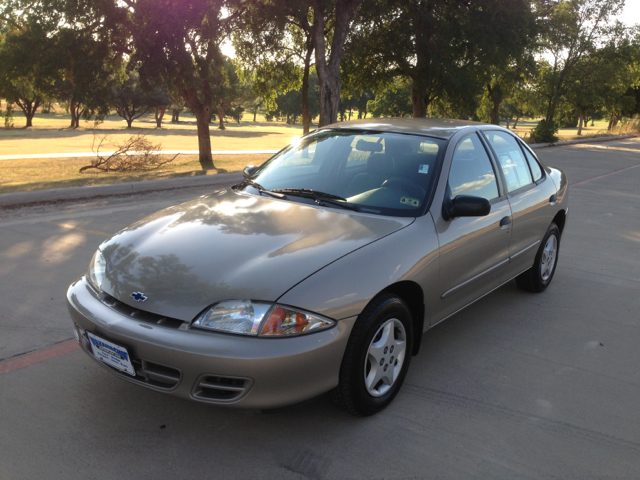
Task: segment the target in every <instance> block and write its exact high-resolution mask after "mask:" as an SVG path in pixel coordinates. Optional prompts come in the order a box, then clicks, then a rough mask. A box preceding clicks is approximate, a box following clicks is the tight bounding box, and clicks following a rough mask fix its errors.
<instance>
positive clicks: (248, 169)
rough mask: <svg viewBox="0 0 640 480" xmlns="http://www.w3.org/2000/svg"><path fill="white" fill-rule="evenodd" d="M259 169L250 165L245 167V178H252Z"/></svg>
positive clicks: (243, 171)
mask: <svg viewBox="0 0 640 480" xmlns="http://www.w3.org/2000/svg"><path fill="white" fill-rule="evenodd" d="M257 169H258V167H255V166H253V165H248V166H246V167H244V170H242V173H243V174H244V176H245V178H246V177H250V176H251V175H253V172H255V171H256V170H257Z"/></svg>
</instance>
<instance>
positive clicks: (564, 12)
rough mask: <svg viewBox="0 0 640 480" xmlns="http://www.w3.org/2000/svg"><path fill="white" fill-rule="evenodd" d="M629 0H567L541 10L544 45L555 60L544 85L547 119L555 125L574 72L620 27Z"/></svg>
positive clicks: (544, 48)
mask: <svg viewBox="0 0 640 480" xmlns="http://www.w3.org/2000/svg"><path fill="white" fill-rule="evenodd" d="M624 2H625V0H563V1H552V2H549V3H548V4H543V5H542V8H541V10H540V15H541V18H542V25H543V34H542V43H541V46H542V48H543V50H544V51H546V52H547V53H548V54H549V55H551V57H552V59H553V61H552V63H550V66H549V68H548V69H547V70H546V71H545V72H544V77H543V81H542V84H541V87H542V92H543V94H544V96H545V99H546V104H547V108H546V112H545V120H546V121H548V122H553V120H554V117H555V113H556V109H557V107H558V104H559V102H560V101H561V98H562V96H563V95H565V94H566V93H567V89H566V84H567V80H568V79H569V77H570V75H571V73H572V71H573V70H574V69H575V68H576V66H577V65H578V64H579V63H580V61H581V60H582V59H583V58H585V57H587V56H588V55H590V54H591V53H593V52H594V51H595V50H597V49H598V48H599V47H601V46H602V45H605V44H607V43H608V42H609V41H611V39H612V38H613V37H615V35H616V33H619V32H620V26H619V25H616V24H615V23H613V22H612V20H611V19H612V18H613V17H615V16H616V15H618V14H619V13H620V12H621V10H622V7H623V6H624Z"/></svg>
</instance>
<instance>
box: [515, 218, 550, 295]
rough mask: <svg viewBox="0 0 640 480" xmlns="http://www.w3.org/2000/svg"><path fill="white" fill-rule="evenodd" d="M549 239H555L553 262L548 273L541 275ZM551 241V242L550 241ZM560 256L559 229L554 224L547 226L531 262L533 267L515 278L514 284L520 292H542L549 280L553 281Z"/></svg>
mask: <svg viewBox="0 0 640 480" xmlns="http://www.w3.org/2000/svg"><path fill="white" fill-rule="evenodd" d="M551 237H555V245H556V248H555V256H554V260H553V266H552V267H551V269H550V271H549V272H548V273H545V274H543V270H544V269H543V262H545V257H546V254H547V253H546V251H545V248H546V247H547V244H548V242H553V239H551ZM550 239H551V240H550ZM559 254H560V229H559V228H558V226H557V225H556V224H555V223H552V224H551V225H549V229H548V230H547V233H546V234H545V236H544V238H543V239H542V243H541V244H540V248H539V249H538V253H537V254H536V258H535V260H534V262H533V266H532V267H531V268H530V269H529V270H527V271H526V272H524V273H521V274H520V275H518V276H517V277H516V284H517V285H518V287H520V288H521V289H522V290H524V291H526V292H533V293H540V292H542V291H544V290H545V289H546V288H547V287H548V286H549V284H550V283H551V280H553V275H554V274H555V273H556V268H557V266H558V257H559Z"/></svg>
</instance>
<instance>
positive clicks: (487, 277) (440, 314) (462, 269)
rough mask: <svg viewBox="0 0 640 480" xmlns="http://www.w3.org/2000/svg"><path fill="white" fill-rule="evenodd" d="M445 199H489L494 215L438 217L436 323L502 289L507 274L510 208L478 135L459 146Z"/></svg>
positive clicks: (467, 137) (436, 220)
mask: <svg viewBox="0 0 640 480" xmlns="http://www.w3.org/2000/svg"><path fill="white" fill-rule="evenodd" d="M445 195H450V198H452V199H453V198H455V197H456V196H457V195H473V196H477V197H484V198H486V199H487V200H489V201H490V202H491V212H490V213H489V215H487V216H486V217H460V218H454V219H452V220H445V219H444V218H443V217H442V215H441V214H440V215H437V214H436V215H434V219H435V223H436V230H437V232H438V241H439V244H440V283H439V285H438V286H437V288H438V293H439V302H440V305H439V308H438V309H437V315H436V316H435V318H434V319H433V321H434V323H435V322H438V321H440V320H442V319H443V318H446V317H448V316H449V315H451V314H453V313H455V312H456V311H458V310H460V309H461V308H463V307H465V306H466V305H468V304H469V303H471V302H473V301H474V300H476V299H477V298H479V297H480V296H482V295H484V294H485V293H487V292H490V291H491V290H493V289H494V288H496V287H497V286H499V285H500V284H501V283H502V282H504V280H505V276H506V272H507V264H508V262H509V237H510V233H511V229H510V222H511V207H510V205H509V201H508V200H507V198H506V196H505V195H502V192H501V189H500V188H499V184H498V181H497V177H496V171H495V169H494V165H493V163H492V162H491V160H490V159H489V155H488V154H487V151H486V150H485V147H484V145H483V143H482V142H481V141H480V138H479V137H478V134H477V133H473V134H471V135H467V136H466V137H464V138H462V139H461V140H460V141H459V142H458V144H457V146H456V147H455V151H454V154H453V158H452V162H451V169H450V171H449V176H448V189H447V193H446V194H445ZM432 211H433V209H432ZM436 213H437V212H436Z"/></svg>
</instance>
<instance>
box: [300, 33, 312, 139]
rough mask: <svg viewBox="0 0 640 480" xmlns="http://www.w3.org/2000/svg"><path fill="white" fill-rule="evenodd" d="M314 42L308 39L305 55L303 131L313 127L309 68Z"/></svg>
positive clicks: (304, 132)
mask: <svg viewBox="0 0 640 480" xmlns="http://www.w3.org/2000/svg"><path fill="white" fill-rule="evenodd" d="M312 54H313V43H312V42H311V40H310V39H307V53H306V56H305V57H304V73H303V75H302V133H303V134H307V133H309V130H310V127H311V108H309V70H310V69H311V55H312Z"/></svg>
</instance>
